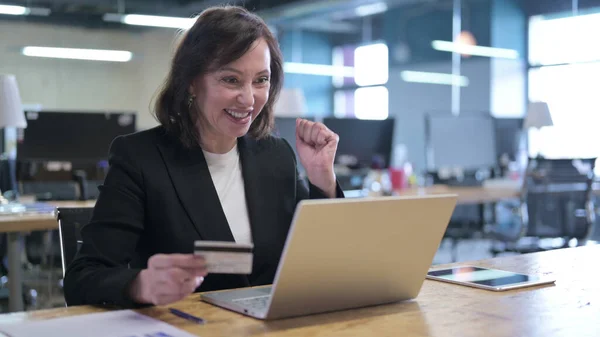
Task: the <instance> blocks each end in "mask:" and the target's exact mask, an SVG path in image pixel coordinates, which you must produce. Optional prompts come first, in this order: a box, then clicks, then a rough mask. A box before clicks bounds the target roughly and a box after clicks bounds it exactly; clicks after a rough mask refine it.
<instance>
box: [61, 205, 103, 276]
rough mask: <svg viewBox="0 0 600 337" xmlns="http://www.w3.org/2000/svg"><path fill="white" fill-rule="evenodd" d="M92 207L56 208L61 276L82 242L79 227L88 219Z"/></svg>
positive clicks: (90, 215)
mask: <svg viewBox="0 0 600 337" xmlns="http://www.w3.org/2000/svg"><path fill="white" fill-rule="evenodd" d="M93 209H94V208H93V207H78V208H71V207H68V208H63V207H59V208H58V210H57V215H56V219H57V220H58V229H59V233H60V252H61V258H62V269H63V276H64V275H65V271H66V270H67V266H68V265H69V264H70V263H71V261H73V259H74V258H75V255H76V254H77V251H78V250H79V247H80V246H81V244H82V243H83V241H82V240H81V235H80V231H81V227H83V226H84V225H85V224H87V223H88V222H89V221H90V219H91V217H92V211H93Z"/></svg>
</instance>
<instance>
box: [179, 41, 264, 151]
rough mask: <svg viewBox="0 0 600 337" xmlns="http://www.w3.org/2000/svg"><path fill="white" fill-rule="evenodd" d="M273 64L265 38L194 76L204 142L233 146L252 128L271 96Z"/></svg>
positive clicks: (193, 84)
mask: <svg viewBox="0 0 600 337" xmlns="http://www.w3.org/2000/svg"><path fill="white" fill-rule="evenodd" d="M270 65H271V53H270V51H269V46H268V44H267V42H266V41H265V40H264V39H262V38H261V39H258V40H256V41H255V42H254V43H253V45H252V47H251V48H250V49H249V50H248V51H247V52H246V54H244V55H243V56H242V57H241V58H239V59H238V60H236V61H234V62H232V63H230V64H227V65H225V66H223V67H221V68H220V69H218V70H216V71H215V72H212V73H208V74H205V75H201V76H198V78H196V79H195V80H194V82H193V83H192V86H191V88H190V91H191V93H192V94H193V95H195V96H196V99H195V101H194V104H196V108H197V110H198V111H199V118H198V127H199V131H200V137H201V143H202V144H207V143H211V144H214V145H217V147H222V146H223V145H226V144H230V145H231V146H233V144H234V141H235V140H236V139H237V138H238V137H241V136H243V135H245V134H246V133H247V132H248V130H249V129H250V124H252V121H254V120H255V119H256V117H257V116H258V114H259V113H260V112H261V110H262V109H263V107H264V105H265V103H266V102H267V100H268V98H269V88H270V82H269V80H270V77H271V69H270V68H271V67H270ZM218 144H221V145H218ZM211 147H212V146H211ZM230 148H231V147H230ZM226 150H227V149H226Z"/></svg>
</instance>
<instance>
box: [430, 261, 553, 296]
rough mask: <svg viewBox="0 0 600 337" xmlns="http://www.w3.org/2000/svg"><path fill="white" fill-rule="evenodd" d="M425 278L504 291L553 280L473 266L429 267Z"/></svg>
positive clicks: (547, 282)
mask: <svg viewBox="0 0 600 337" xmlns="http://www.w3.org/2000/svg"><path fill="white" fill-rule="evenodd" d="M427 278H428V279H431V280H436V281H443V282H449V283H454V284H459V285H464V286H469V287H475V288H480V289H486V290H492V291H504V290H511V289H518V288H524V287H531V286H536V285H542V284H549V283H554V282H555V280H554V279H552V278H546V277H540V276H537V275H526V274H518V273H513V272H510V271H505V270H498V269H488V268H482V267H475V266H457V267H452V268H447V269H431V270H429V272H428V273H427Z"/></svg>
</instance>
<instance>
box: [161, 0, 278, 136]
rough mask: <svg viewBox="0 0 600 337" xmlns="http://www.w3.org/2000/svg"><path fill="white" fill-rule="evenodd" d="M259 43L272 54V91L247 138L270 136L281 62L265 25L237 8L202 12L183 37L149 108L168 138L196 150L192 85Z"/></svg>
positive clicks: (214, 8) (218, 8)
mask: <svg viewBox="0 0 600 337" xmlns="http://www.w3.org/2000/svg"><path fill="white" fill-rule="evenodd" d="M260 38H264V39H265V41H266V42H267V45H268V46H269V51H270V53H271V78H270V84H271V86H270V89H269V99H268V100H267V102H266V103H265V106H264V107H263V109H262V111H261V112H260V114H259V115H258V117H257V118H256V119H255V120H254V121H253V122H252V125H251V126H250V130H249V134H250V135H251V136H253V137H255V138H263V137H265V136H267V135H269V134H270V132H271V130H272V128H273V124H274V117H273V105H274V103H275V102H276V101H277V97H278V96H279V92H280V90H281V87H282V85H283V57H282V55H281V51H280V49H279V44H278V43H277V40H276V39H275V37H274V36H273V34H272V33H271V31H270V30H269V28H268V27H267V25H266V23H265V22H264V21H263V20H262V19H261V18H260V17H259V16H258V15H256V14H253V13H251V12H249V11H248V10H246V9H245V8H243V7H238V6H220V7H211V8H208V9H206V10H204V11H203V12H202V13H200V15H199V16H198V18H197V19H196V22H195V23H194V25H193V26H192V27H191V28H190V29H189V30H188V31H187V32H185V33H184V35H183V36H182V38H181V41H180V42H179V45H178V47H177V50H176V51H175V55H174V56H173V60H172V62H171V69H170V71H169V74H168V76H167V78H166V80H165V82H164V84H163V86H162V88H161V89H160V92H159V93H158V96H157V97H156V101H155V103H154V111H153V113H154V116H155V117H156V119H157V120H158V122H159V123H160V124H161V125H162V126H163V127H164V128H165V129H166V130H167V132H168V133H170V134H172V135H174V136H176V137H177V138H179V140H180V141H181V142H182V143H183V145H184V146H186V147H188V148H191V147H195V146H199V140H200V135H199V133H198V130H197V128H196V122H197V120H198V112H197V110H195V109H190V106H189V99H190V94H189V87H190V85H191V83H192V81H193V80H194V79H195V78H196V77H197V76H198V75H203V74H206V73H210V72H212V71H215V70H217V69H219V68H220V67H222V66H225V65H227V64H229V63H231V62H233V61H235V60H237V59H239V58H240V57H242V56H243V55H244V54H245V53H246V52H247V51H248V50H249V49H250V48H251V46H252V44H253V43H254V42H255V41H256V40H258V39H260Z"/></svg>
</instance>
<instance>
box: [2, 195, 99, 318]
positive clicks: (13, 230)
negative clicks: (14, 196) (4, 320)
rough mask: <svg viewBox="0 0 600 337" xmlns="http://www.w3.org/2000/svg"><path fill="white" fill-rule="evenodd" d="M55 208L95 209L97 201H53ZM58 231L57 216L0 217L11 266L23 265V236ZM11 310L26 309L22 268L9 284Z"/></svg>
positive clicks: (45, 214)
mask: <svg viewBox="0 0 600 337" xmlns="http://www.w3.org/2000/svg"><path fill="white" fill-rule="evenodd" d="M48 204H50V205H52V206H54V207H93V206H94V204H95V201H52V202H48ZM52 229H58V222H57V221H56V218H55V214H53V213H51V212H48V213H43V214H23V215H0V233H8V249H7V257H8V263H9V265H11V266H20V265H21V252H22V246H21V245H22V241H23V240H22V236H23V233H26V232H31V231H41V230H52ZM9 288H10V289H9V292H10V294H9V310H10V311H22V310H23V309H24V305H23V298H22V291H23V290H22V289H23V275H22V270H21V268H12V269H11V273H10V283H9Z"/></svg>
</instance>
